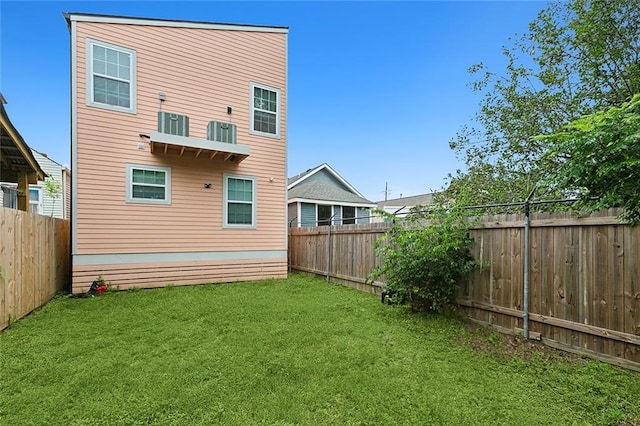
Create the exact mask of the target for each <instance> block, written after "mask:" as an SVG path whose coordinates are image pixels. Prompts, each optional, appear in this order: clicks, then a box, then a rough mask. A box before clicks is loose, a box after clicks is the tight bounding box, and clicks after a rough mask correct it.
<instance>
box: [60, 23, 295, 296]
mask: <svg viewBox="0 0 640 426" xmlns="http://www.w3.org/2000/svg"><path fill="white" fill-rule="evenodd" d="M65 18H66V20H67V23H68V26H69V30H70V32H71V104H72V106H71V115H72V120H71V121H72V131H71V134H72V136H71V147H72V148H71V152H72V169H73V171H74V179H73V197H72V205H73V208H72V223H71V228H72V231H71V235H72V281H73V282H72V284H73V285H72V288H73V292H74V293H78V292H81V291H86V290H87V289H88V288H89V286H90V285H91V283H92V281H93V280H95V279H97V278H98V276H101V277H102V278H103V279H104V280H106V281H108V282H110V283H111V284H112V285H118V286H120V288H128V287H158V286H165V285H168V284H175V285H185V284H199V283H212V282H230V281H242V280H257V279H263V278H281V277H286V276H287V229H286V208H285V202H284V201H285V199H286V136H287V135H286V130H287V126H286V111H287V103H286V102H287V93H286V90H287V34H288V29H287V28H286V27H269V26H252V25H235V24H218V23H207V22H192V21H176V20H164V19H147V18H132V17H121V16H108V15H92V14H81V13H69V14H65Z"/></svg>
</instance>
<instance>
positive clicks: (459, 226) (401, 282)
mask: <svg viewBox="0 0 640 426" xmlns="http://www.w3.org/2000/svg"><path fill="white" fill-rule="evenodd" d="M462 213H463V212H462V211H461V210H460V209H459V208H457V207H444V206H436V207H431V206H430V207H429V210H419V209H414V210H412V213H411V214H409V215H408V216H407V217H406V218H404V219H397V218H394V217H393V216H391V215H388V214H386V213H384V212H380V214H381V215H383V216H386V218H387V219H389V220H393V221H394V224H393V226H392V227H391V229H389V231H387V233H386V234H385V235H384V236H382V237H380V238H379V239H378V240H377V241H376V244H375V249H376V254H377V255H378V256H380V257H381V260H382V263H381V265H380V266H378V267H376V268H375V269H374V270H373V271H372V272H371V274H370V275H369V279H370V280H375V279H377V278H380V277H383V278H384V281H385V290H386V291H387V292H388V293H391V294H394V295H395V297H394V298H395V299H396V300H397V301H399V302H401V303H408V304H410V305H411V307H412V308H414V309H416V310H423V311H434V312H442V310H443V309H444V307H445V305H446V304H447V303H449V302H450V301H451V300H452V299H453V297H454V295H455V293H456V290H457V288H458V283H459V282H460V280H462V279H464V278H466V277H468V276H469V274H470V272H471V271H472V270H473V269H474V268H475V267H476V266H477V263H476V261H475V260H474V258H473V256H472V255H471V251H470V247H471V244H472V243H473V240H472V238H471V237H470V236H469V228H470V227H471V223H469V222H468V221H466V220H465V217H464V216H463V214H462Z"/></svg>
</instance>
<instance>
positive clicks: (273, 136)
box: [249, 82, 282, 139]
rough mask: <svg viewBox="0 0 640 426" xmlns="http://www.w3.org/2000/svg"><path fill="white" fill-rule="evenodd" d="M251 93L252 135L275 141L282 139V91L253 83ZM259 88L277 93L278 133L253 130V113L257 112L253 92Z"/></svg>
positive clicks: (250, 119) (250, 117)
mask: <svg viewBox="0 0 640 426" xmlns="http://www.w3.org/2000/svg"><path fill="white" fill-rule="evenodd" d="M250 86H251V87H250V89H249V90H250V92H249V102H250V108H249V114H250V115H249V133H250V134H252V135H258V136H265V137H268V138H273V139H280V104H281V103H282V98H281V95H280V89H278V88H275V87H271V86H267V85H266V84H260V83H255V82H251V84H250ZM256 87H257V88H259V89H266V90H270V91H272V92H276V96H277V102H276V133H275V134H273V133H267V132H260V131H258V130H254V129H253V125H254V123H253V113H254V111H255V107H254V99H253V96H254V95H253V92H254V89H255V88H256Z"/></svg>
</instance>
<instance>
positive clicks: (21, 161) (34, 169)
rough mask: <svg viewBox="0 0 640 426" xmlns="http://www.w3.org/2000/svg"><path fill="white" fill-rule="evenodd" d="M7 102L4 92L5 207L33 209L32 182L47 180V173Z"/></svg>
mask: <svg viewBox="0 0 640 426" xmlns="http://www.w3.org/2000/svg"><path fill="white" fill-rule="evenodd" d="M6 103H7V102H6V100H5V99H4V96H2V94H0V182H3V183H5V184H0V189H1V190H0V196H1V197H2V200H0V201H1V205H2V206H3V207H9V208H14V209H18V210H23V211H29V210H30V203H29V195H30V194H29V184H37V182H38V180H44V178H45V176H46V173H45V172H44V171H43V170H42V168H41V167H40V165H39V164H38V162H37V161H36V159H35V158H34V156H33V153H32V152H31V149H30V148H29V145H27V143H26V142H25V141H24V139H23V138H22V136H21V135H20V133H19V132H18V130H17V129H16V128H15V127H14V125H13V123H11V120H9V115H8V114H7V111H6V110H5V108H4V104H6ZM6 183H9V184H14V185H7V184H6ZM5 198H6V199H7V201H6V203H5Z"/></svg>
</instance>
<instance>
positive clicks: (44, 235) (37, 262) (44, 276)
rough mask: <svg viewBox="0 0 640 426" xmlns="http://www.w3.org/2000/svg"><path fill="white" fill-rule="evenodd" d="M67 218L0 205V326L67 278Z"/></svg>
mask: <svg viewBox="0 0 640 426" xmlns="http://www.w3.org/2000/svg"><path fill="white" fill-rule="evenodd" d="M69 238H70V233H69V221H68V220H62V219H56V218H53V217H48V216H43V215H37V214H32V213H27V212H23V211H19V210H14V209H8V208H4V207H0V243H1V246H0V330H3V329H5V328H6V327H7V326H8V325H9V324H10V323H11V322H12V321H13V320H15V319H18V318H22V317H24V316H25V315H27V314H28V313H30V312H31V311H33V310H34V309H36V308H39V307H40V306H42V305H44V304H45V303H47V301H49V300H50V299H51V298H52V297H53V296H54V295H55V294H56V292H57V291H60V290H64V289H65V288H66V286H67V285H68V283H69V279H70V275H69V274H70V267H69V264H70V253H71V252H70V245H69Z"/></svg>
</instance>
